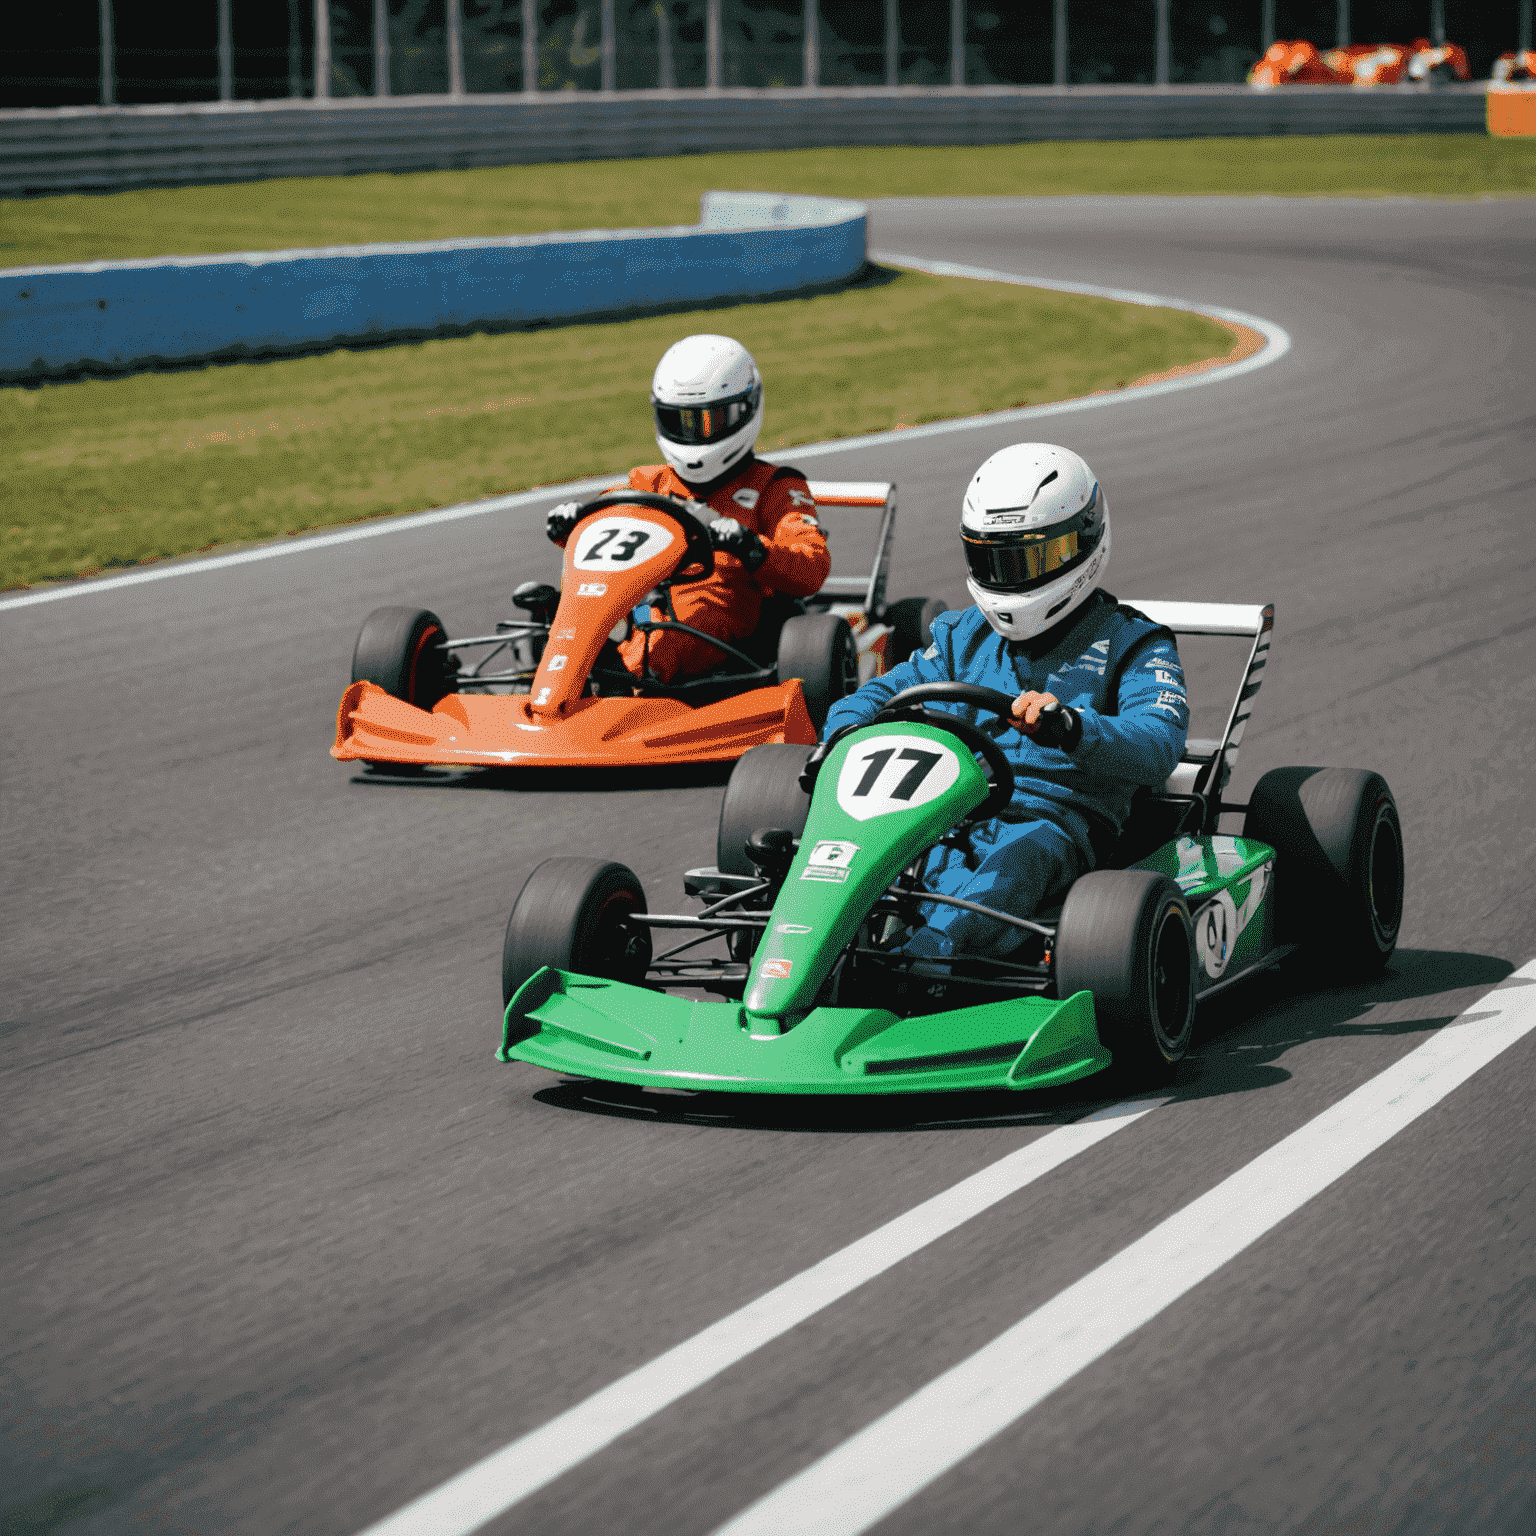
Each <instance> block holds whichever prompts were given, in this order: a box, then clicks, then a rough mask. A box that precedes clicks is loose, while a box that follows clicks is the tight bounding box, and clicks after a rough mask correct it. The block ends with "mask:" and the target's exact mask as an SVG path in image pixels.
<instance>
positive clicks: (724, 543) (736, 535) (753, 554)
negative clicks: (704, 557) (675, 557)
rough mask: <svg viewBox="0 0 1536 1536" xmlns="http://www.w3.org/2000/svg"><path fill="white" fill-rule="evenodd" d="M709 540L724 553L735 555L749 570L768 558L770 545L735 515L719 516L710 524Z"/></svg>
mask: <svg viewBox="0 0 1536 1536" xmlns="http://www.w3.org/2000/svg"><path fill="white" fill-rule="evenodd" d="M709 542H710V543H711V544H712V545H713V546H714V547H715V548H716V549H718V550H719V551H720V552H721V553H722V554H726V555H735V556H736V558H737V559H738V560H740V561H741V563H742V564H743V565H744V566H746V568H747V569H748V570H749V571H755V570H756V569H757V568H758V566H760V565H761V564H762V563H763V561H764V560H766V559H767V558H768V547H767V545H765V544H764V543H763V541H762V540H761V539H760V538H758V536H757V535H756V534H755V533H753V531H752V530H751V529H750V528H744V527H743V526H742V525H741V524H740V523H738V522H737V521H736V519H735V518H734V517H717V518H716V519H715V520H714V522H712V523H711V524H710V525H709Z"/></svg>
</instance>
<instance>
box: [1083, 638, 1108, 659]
mask: <svg viewBox="0 0 1536 1536" xmlns="http://www.w3.org/2000/svg"><path fill="white" fill-rule="evenodd" d="M1088 649H1089V650H1090V651H1103V652H1104V654H1105V655H1106V656H1108V655H1109V641H1108V640H1095V641H1094V642H1093V644H1092V645H1090V646H1089V647H1088Z"/></svg>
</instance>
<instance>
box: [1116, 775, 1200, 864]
mask: <svg viewBox="0 0 1536 1536" xmlns="http://www.w3.org/2000/svg"><path fill="white" fill-rule="evenodd" d="M1203 819H1204V806H1203V804H1202V802H1201V801H1200V800H1199V799H1198V798H1196V797H1195V796H1194V795H1192V794H1191V793H1190V791H1188V790H1184V791H1182V792H1180V793H1177V794H1159V793H1158V792H1157V791H1156V790H1151V789H1138V790H1137V791H1136V793H1135V795H1134V796H1133V797H1132V799H1131V814H1130V815H1129V816H1127V817H1126V820H1125V828H1124V830H1123V831H1122V832H1121V833H1120V840H1119V842H1117V843H1116V844H1115V846H1114V848H1113V849H1112V850H1111V851H1110V853H1109V856H1108V857H1107V858H1104V859H1101V860H1100V861H1099V868H1100V869H1127V868H1129V867H1130V866H1131V865H1132V864H1135V863H1137V862H1138V861H1139V860H1141V859H1144V858H1146V856H1147V855H1148V854H1149V853H1154V852H1156V850H1157V849H1159V848H1161V847H1162V846H1163V844H1164V843H1171V842H1172V841H1173V840H1174V838H1176V837H1194V836H1195V835H1196V834H1197V833H1198V832H1199V831H1200V823H1201V821H1202V820H1203Z"/></svg>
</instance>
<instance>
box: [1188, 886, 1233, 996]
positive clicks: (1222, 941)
mask: <svg viewBox="0 0 1536 1536" xmlns="http://www.w3.org/2000/svg"><path fill="white" fill-rule="evenodd" d="M1236 942H1237V904H1236V903H1235V902H1234V901H1233V900H1232V898H1231V897H1230V896H1229V895H1228V894H1227V893H1226V892H1225V891H1217V893H1216V894H1215V895H1214V896H1213V897H1212V898H1211V900H1210V901H1209V902H1207V903H1206V905H1205V907H1204V909H1203V910H1202V911H1201V913H1200V915H1199V917H1197V918H1196V919H1195V949H1196V951H1197V952H1198V953H1199V956H1200V964H1201V965H1202V966H1204V967H1205V974H1206V975H1207V976H1209V977H1210V978H1211V980H1212V981H1214V980H1215V979H1216V978H1217V977H1218V976H1220V975H1221V973H1222V972H1223V971H1224V970H1226V968H1227V961H1228V960H1230V959H1231V958H1232V946H1233V945H1234V944H1235V943H1236Z"/></svg>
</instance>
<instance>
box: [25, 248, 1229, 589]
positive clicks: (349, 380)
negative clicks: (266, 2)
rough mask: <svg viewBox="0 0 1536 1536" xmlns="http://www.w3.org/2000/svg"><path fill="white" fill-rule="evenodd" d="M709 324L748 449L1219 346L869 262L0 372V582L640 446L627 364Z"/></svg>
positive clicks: (1031, 395) (1210, 333)
mask: <svg viewBox="0 0 1536 1536" xmlns="http://www.w3.org/2000/svg"><path fill="white" fill-rule="evenodd" d="M711 330H713V331H723V332H725V333H727V334H729V335H733V336H737V337H740V338H741V340H742V341H743V342H745V344H746V345H747V346H748V347H750V348H751V349H752V351H753V352H754V353H755V354H756V355H757V358H758V361H759V363H760V364H761V366H762V369H763V373H764V377H765V379H766V381H767V390H766V395H767V427H766V430H765V431H764V434H763V438H762V446H763V447H764V448H765V449H773V448H779V447H785V446H788V445H792V444H794V443H804V442H809V441H815V440H818V439H823V438H829V437H840V436H851V435H853V434H856V433H861V432H868V431H879V430H883V429H886V428H891V427H897V426H901V425H909V426H910V425H913V424H915V423H917V422H921V421H930V420H936V419H939V418H944V417H953V416H963V415H967V414H970V413H972V412H978V411H987V410H997V409H1001V408H1004V407H1007V406H1013V405H1019V404H1023V403H1026V402H1028V403H1039V402H1042V401H1046V400H1059V399H1064V398H1067V397H1071V396H1076V395H1082V394H1087V393H1089V392H1091V391H1094V390H1099V389H1112V388H1115V387H1117V386H1120V385H1123V384H1125V383H1128V382H1130V381H1132V380H1134V379H1136V378H1138V377H1140V376H1143V375H1145V374H1148V373H1153V372H1158V371H1161V370H1163V369H1166V368H1169V367H1173V366H1176V365H1178V364H1181V363H1187V362H1193V361H1198V360H1200V359H1204V358H1209V357H1213V356H1222V355H1225V354H1226V353H1227V351H1228V350H1229V348H1230V347H1231V345H1232V337H1231V335H1230V334H1229V333H1228V332H1227V331H1226V330H1225V329H1224V328H1223V327H1221V326H1219V325H1217V324H1215V323H1214V322H1212V321H1209V320H1206V319H1203V318H1202V317H1200V316H1198V315H1190V314H1185V313H1182V312H1179V311H1174V310H1161V309H1149V308H1143V307H1138V306H1135V305H1126V304H1115V303H1111V302H1110V301H1108V300H1101V299H1085V298H1081V297H1078V296H1075V295H1066V294H1055V293H1047V292H1043V291H1039V290H1033V289H1028V288H1019V287H1014V286H1010V285H1006V284H992V283H976V282H968V281H964V280H959V279H939V278H933V277H928V276H925V275H922V274H919V273H891V272H882V273H878V274H876V275H875V277H874V279H873V280H871V281H870V282H868V283H865V284H861V285H859V286H857V287H854V288H849V289H845V290H843V291H842V292H839V293H833V294H823V295H818V296H816V297H812V298H805V299H792V300H783V301H777V302H773V303H763V304H748V305H739V306H733V307H730V308H721V309H712V310H700V311H691V312H689V313H688V314H687V315H685V316H679V315H661V316H654V317H650V318H645V319H639V320H630V321H625V322H619V323H614V324H602V325H570V326H560V327H551V328H549V329H543V330H535V331H523V332H514V333H511V334H508V335H503V336H470V337H465V338H463V339H459V340H452V341H431V342H425V343H422V344H419V345H415V346H402V347H388V348H379V349H376V350H371V351H363V352H345V351H340V352H332V353H328V354H326V355H324V356H317V357H308V358H296V359H293V360H289V361H284V362H272V363H254V364H238V365H234V366H229V367H218V368H205V369H198V370H193V371H187V372H179V373H149V374H139V375H136V376H133V377H130V378H124V379H114V380H88V381H84V382H80V383H71V384H54V385H47V386H44V387H42V388H39V389H5V390H0V454H3V462H5V463H6V464H7V466H8V473H7V476H6V482H5V488H4V491H3V493H0V587H14V586H18V585H23V584H30V583H33V582H37V581H44V580H49V579H53V578H58V577H68V576H76V575H81V574H84V573H87V572H90V571H94V570H99V569H101V568H103V567H109V566H121V565H130V564H134V563H136V562H138V561H142V560H149V559H154V558H157V557H160V556H164V555H170V554H177V553H183V552H186V551H189V550H196V549H203V548H207V547H210V546H212V545H215V544H222V543H230V542H245V541H249V540H254V539H263V538H270V537H273V536H275V535H279V534H283V533H290V532H295V531H298V530H300V529H304V528H313V527H318V526H322V525H325V524H331V523H339V522H347V521H351V520H354V519H358V518H365V517H374V516H378V515H381V514H388V513H398V512H410V511H417V510H420V509H422V508H425V507H431V506H440V505H445V504H447V503H451V502H456V501H462V500H465V499H468V498H472V497H476V496H486V495H492V494H495V493H497V492H502V491H510V490H516V489H521V488H523V487H527V486H533V485H540V484H549V483H551V482H555V481H560V480H566V479H572V478H575V477H577V476H580V475H585V474H598V473H604V472H608V471H613V472H616V473H617V472H620V471H622V470H624V469H626V468H627V467H628V466H629V465H631V464H634V463H648V462H654V461H655V459H656V445H655V441H654V439H653V438H652V437H651V423H650V411H649V407H648V405H647V398H648V394H649V386H650V378H651V370H652V368H653V367H654V366H655V362H656V359H657V357H658V356H660V354H661V353H662V352H663V351H664V350H665V349H666V347H668V346H669V345H670V344H671V343H672V342H673V341H675V340H676V339H677V338H678V337H679V336H680V335H684V334H687V333H688V332H691V331H711ZM939 338H942V345H939V344H936V343H937V342H938V340H939Z"/></svg>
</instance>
